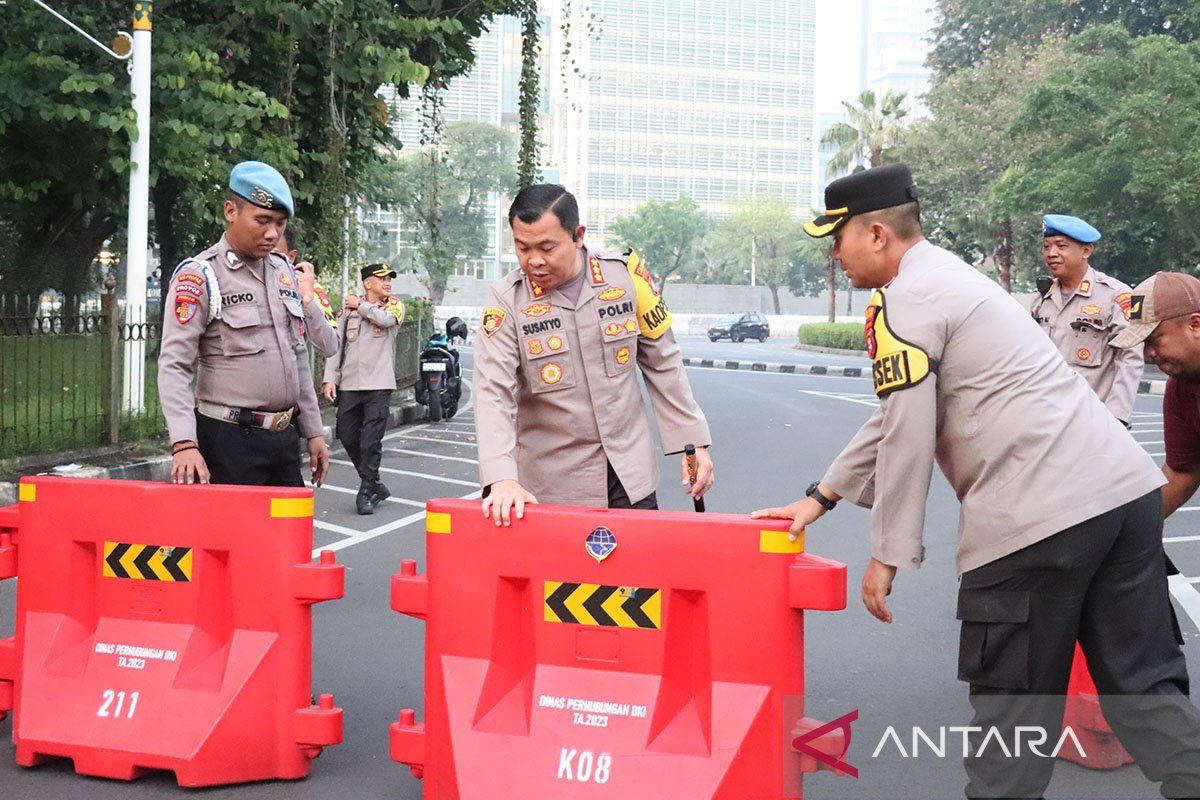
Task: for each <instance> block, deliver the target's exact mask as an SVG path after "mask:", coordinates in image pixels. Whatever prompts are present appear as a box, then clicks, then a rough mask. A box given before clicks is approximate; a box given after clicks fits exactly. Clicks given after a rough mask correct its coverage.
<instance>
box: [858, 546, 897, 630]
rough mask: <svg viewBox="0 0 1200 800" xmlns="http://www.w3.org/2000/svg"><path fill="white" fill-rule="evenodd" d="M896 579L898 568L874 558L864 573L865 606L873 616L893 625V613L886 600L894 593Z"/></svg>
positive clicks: (863, 592)
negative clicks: (893, 585)
mask: <svg viewBox="0 0 1200 800" xmlns="http://www.w3.org/2000/svg"><path fill="white" fill-rule="evenodd" d="M895 579H896V568H895V567H892V566H888V565H887V564H884V563H883V562H882V561H879V560H877V559H874V558H872V559H871V563H870V564H868V565H867V571H866V572H865V573H863V579H862V599H863V605H864V606H866V607H867V611H870V612H871V616H873V617H875V619H877V620H879V621H880V622H886V623H888V624H889V625H890V624H892V612H891V611H889V610H888V607H887V600H885V599H884V598H886V597H887V596H888V595H889V594H891V593H892V581H894V580H895Z"/></svg>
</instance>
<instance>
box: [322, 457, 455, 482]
mask: <svg viewBox="0 0 1200 800" xmlns="http://www.w3.org/2000/svg"><path fill="white" fill-rule="evenodd" d="M330 462H332V463H334V464H344V465H346V466H349V467H352V466H354V464H353V463H351V462H349V461H342V460H341V459H338V458H331V459H330ZM379 471H380V472H387V473H389V474H391V475H407V476H409V477H410V478H424V479H426V480H430V481H441V482H442V483H453V484H455V485H457V486H478V485H479V484H478V483H477V482H475V481H460V480H459V479H458V478H447V477H444V476H442V475H431V474H429V473H428V472H411V471H409V470H406V469H395V468H393V467H380V468H379Z"/></svg>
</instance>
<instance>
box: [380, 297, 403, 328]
mask: <svg viewBox="0 0 1200 800" xmlns="http://www.w3.org/2000/svg"><path fill="white" fill-rule="evenodd" d="M383 310H384V311H386V312H388V313H389V314H391V315H392V316H393V317H395V318H396V324H397V325H399V324H401V323H402V322H404V301H403V300H401V299H400V298H398V297H388V301H387V305H385V306H384V307H383Z"/></svg>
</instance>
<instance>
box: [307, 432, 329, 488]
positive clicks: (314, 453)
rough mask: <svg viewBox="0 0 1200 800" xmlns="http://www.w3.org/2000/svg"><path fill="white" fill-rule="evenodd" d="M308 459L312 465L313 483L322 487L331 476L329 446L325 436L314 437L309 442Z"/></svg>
mask: <svg viewBox="0 0 1200 800" xmlns="http://www.w3.org/2000/svg"><path fill="white" fill-rule="evenodd" d="M308 457H309V460H310V462H311V463H312V482H313V484H314V485H316V486H320V485H321V484H322V483H324V482H325V476H326V475H328V474H329V446H328V445H326V444H325V438H324V437H323V436H314V437H313V438H311V439H309V440H308Z"/></svg>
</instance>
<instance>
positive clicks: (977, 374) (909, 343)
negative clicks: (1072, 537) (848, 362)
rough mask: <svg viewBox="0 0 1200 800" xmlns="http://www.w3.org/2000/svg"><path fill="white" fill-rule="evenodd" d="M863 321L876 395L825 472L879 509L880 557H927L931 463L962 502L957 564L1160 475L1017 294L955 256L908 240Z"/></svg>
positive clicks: (1125, 498) (1045, 533) (1111, 504)
mask: <svg viewBox="0 0 1200 800" xmlns="http://www.w3.org/2000/svg"><path fill="white" fill-rule="evenodd" d="M867 320H868V325H867V349H868V353H869V354H870V355H871V357H872V359H873V362H874V379H875V388H876V394H878V395H879V396H880V405H879V408H878V409H877V410H876V412H875V413H874V414H873V415H872V416H871V418H870V419H869V420H868V421H867V422H866V424H865V425H863V427H862V428H861V429H860V430H859V431H858V433H857V434H855V436H854V438H853V439H852V440H851V441H850V444H849V445H847V446H846V449H845V450H843V451H842V453H841V455H839V456H838V457H837V459H836V460H835V461H834V463H833V464H832V465H831V466H830V468H829V471H828V472H827V473H826V475H825V477H824V478H823V479H822V480H823V482H824V483H825V484H826V485H827V486H829V487H830V488H831V489H833V490H834V491H835V492H837V493H838V494H840V495H842V496H843V497H846V498H847V499H849V500H851V501H852V502H854V503H857V504H858V505H861V506H866V507H868V508H870V509H871V555H872V556H874V557H875V558H877V559H879V560H880V561H882V562H883V563H885V564H890V565H892V566H894V567H913V568H915V567H917V566H919V565H920V563H921V561H922V560H923V559H924V557H925V549H924V547H922V545H921V542H922V532H923V529H924V527H925V500H926V496H927V494H928V493H929V482H930V479H931V477H932V471H933V463H934V461H935V460H936V461H937V463H938V464H939V465H940V466H941V468H942V472H943V473H945V475H946V478H947V479H948V480H949V481H950V485H951V486H953V487H954V491H955V493H956V494H957V495H958V499H959V502H960V503H961V504H962V508H961V511H960V514H959V543H958V558H957V566H958V571H959V573H963V572H967V571H969V570H972V569H975V568H976V567H980V566H982V565H984V564H987V563H989V562H991V561H994V560H996V559H998V558H1001V557H1003V556H1006V555H1008V554H1010V553H1013V552H1016V551H1017V550H1020V549H1022V548H1024V547H1028V546H1029V545H1031V544H1034V543H1036V542H1039V541H1041V540H1042V539H1045V538H1047V537H1049V536H1052V535H1054V534H1055V533H1058V532H1059V531H1062V530H1064V529H1066V528H1069V527H1071V526H1072V525H1075V524H1078V523H1080V522H1083V521H1085V520H1088V519H1091V518H1092V517H1095V516H1097V515H1099V514H1103V513H1104V512H1106V511H1110V510H1112V509H1114V508H1117V507H1118V506H1121V505H1123V504H1125V503H1128V502H1130V501H1131V500H1135V499H1137V498H1138V497H1141V496H1142V495H1145V494H1147V493H1149V492H1151V491H1153V490H1154V489H1156V488H1158V487H1160V486H1162V485H1163V483H1164V482H1165V480H1164V478H1163V476H1162V473H1161V472H1160V471H1159V469H1158V467H1157V466H1156V465H1155V463H1154V461H1153V460H1152V459H1151V458H1150V456H1149V455H1147V454H1146V452H1145V451H1144V450H1143V449H1142V448H1141V447H1139V446H1138V444H1137V442H1135V441H1134V440H1133V438H1132V437H1131V436H1130V435H1129V433H1128V432H1127V431H1126V430H1125V429H1124V428H1123V427H1122V426H1121V423H1120V422H1118V421H1117V419H1116V417H1114V416H1113V415H1112V414H1111V413H1109V411H1108V409H1106V408H1105V407H1104V404H1103V403H1101V402H1100V400H1099V398H1098V397H1097V396H1096V394H1095V392H1093V391H1092V390H1091V388H1090V387H1089V386H1088V384H1087V382H1086V381H1085V380H1084V379H1083V378H1082V377H1081V376H1080V375H1079V374H1078V373H1076V372H1075V371H1074V370H1072V369H1071V368H1070V367H1068V366H1067V363H1066V362H1065V361H1064V360H1063V359H1062V356H1060V355H1059V353H1058V351H1057V350H1056V349H1055V348H1054V345H1053V344H1052V343H1051V342H1050V340H1049V339H1047V338H1046V336H1045V334H1043V333H1042V332H1041V330H1040V329H1039V328H1038V326H1037V324H1036V323H1035V322H1034V321H1033V319H1032V318H1031V317H1030V316H1029V313H1028V312H1027V311H1026V310H1025V309H1024V308H1022V307H1021V304H1020V303H1018V302H1017V301H1016V300H1014V299H1013V298H1012V297H1011V296H1010V295H1009V294H1008V293H1006V292H1005V291H1004V290H1003V289H1001V288H1000V287H999V285H997V284H996V283H995V282H993V281H992V280H990V279H988V278H987V277H986V276H984V275H982V274H981V273H980V272H979V271H977V270H975V269H973V268H972V267H970V266H968V265H967V264H965V263H964V262H963V261H962V260H960V259H959V258H958V257H957V256H955V255H954V254H953V253H950V252H948V251H946V250H943V249H941V248H939V247H934V246H933V245H932V244H929V243H928V242H925V241H922V242H920V243H919V244H917V245H916V246H914V247H913V248H912V249H911V250H909V251H908V252H907V253H906V254H905V255H904V258H903V259H902V260H901V262H900V273H899V275H898V276H897V277H896V278H895V280H893V281H892V282H891V283H890V284H888V286H887V287H885V288H884V289H880V290H878V291H876V293H875V295H874V296H873V297H872V299H871V302H870V304H869V305H868V308H867ZM1064 486H1067V489H1066V490H1065V491H1064Z"/></svg>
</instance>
